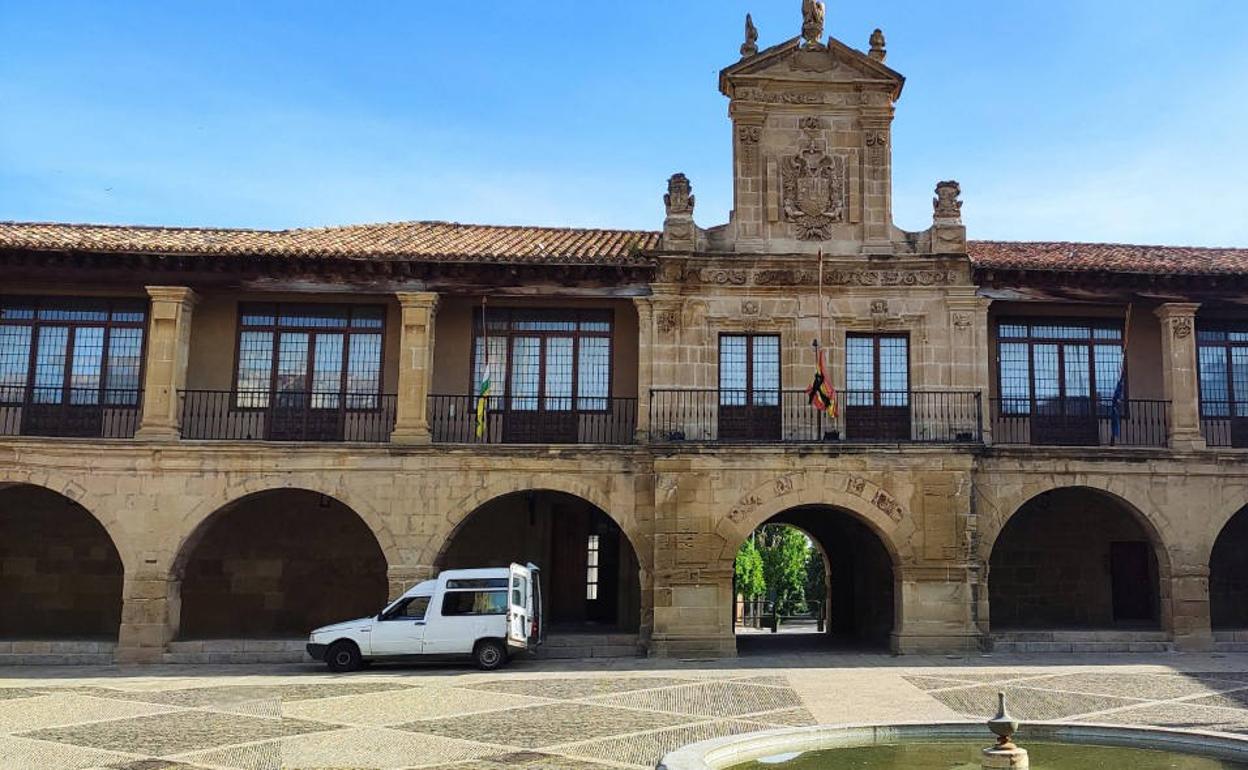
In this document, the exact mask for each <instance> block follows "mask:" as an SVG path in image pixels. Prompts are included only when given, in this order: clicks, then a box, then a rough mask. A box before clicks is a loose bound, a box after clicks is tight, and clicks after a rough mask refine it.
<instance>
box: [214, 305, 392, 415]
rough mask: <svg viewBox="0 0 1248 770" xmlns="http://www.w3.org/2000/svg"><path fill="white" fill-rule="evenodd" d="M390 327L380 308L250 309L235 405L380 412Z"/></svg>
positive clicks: (243, 318) (241, 338)
mask: <svg viewBox="0 0 1248 770" xmlns="http://www.w3.org/2000/svg"><path fill="white" fill-rule="evenodd" d="M384 330H385V308H384V307H381V306H380V305H295V304H281V303H249V304H244V305H242V306H241V307H240V308H239V334H238V370H237V373H236V376H235V390H236V395H235V400H236V404H235V405H236V406H238V407H240V408H254V409H263V408H268V407H269V406H271V405H272V406H279V407H280V406H294V405H296V404H297V405H299V406H302V405H304V404H306V405H308V406H310V407H312V408H313V409H339V408H343V407H345V408H347V409H376V408H377V407H378V401H379V398H380V395H381V350H382V335H383V333H384Z"/></svg>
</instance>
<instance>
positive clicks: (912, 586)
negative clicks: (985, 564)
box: [890, 565, 979, 655]
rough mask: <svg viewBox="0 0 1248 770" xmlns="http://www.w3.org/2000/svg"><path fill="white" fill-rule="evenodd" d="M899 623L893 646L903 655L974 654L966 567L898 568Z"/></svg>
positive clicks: (975, 633) (974, 630)
mask: <svg viewBox="0 0 1248 770" xmlns="http://www.w3.org/2000/svg"><path fill="white" fill-rule="evenodd" d="M894 569H896V575H895V580H896V588H895V589H894V590H895V591H896V594H897V596H896V603H897V605H896V622H895V623H894V626H893V635H892V639H890V646H891V647H892V650H893V652H895V653H898V654H903V655H908V654H914V653H953V652H973V651H975V650H977V649H979V632H978V630H977V628H976V627H975V624H974V622H973V620H972V613H971V605H972V603H973V601H974V596H973V592H972V590H971V575H970V571H969V570H967V569H965V568H962V567H944V566H930V567H918V566H912V565H911V566H904V565H903V566H901V567H896V568H894Z"/></svg>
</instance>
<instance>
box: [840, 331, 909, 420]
mask: <svg viewBox="0 0 1248 770" xmlns="http://www.w3.org/2000/svg"><path fill="white" fill-rule="evenodd" d="M845 391H846V392H845V405H846V406H906V405H908V404H909V403H910V338H909V337H907V336H906V335H904V334H848V335H846V337H845Z"/></svg>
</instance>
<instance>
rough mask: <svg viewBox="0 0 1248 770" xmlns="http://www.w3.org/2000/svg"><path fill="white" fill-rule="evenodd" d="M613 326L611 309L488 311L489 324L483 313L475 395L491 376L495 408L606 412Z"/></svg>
mask: <svg viewBox="0 0 1248 770" xmlns="http://www.w3.org/2000/svg"><path fill="white" fill-rule="evenodd" d="M611 323H612V321H611V311H610V310H547V309H536V308H535V309H527V308H491V309H489V310H487V311H486V312H485V322H484V325H483V323H482V320H481V318H480V315H478V317H477V319H476V322H475V332H476V333H475V334H474V343H473V348H472V392H473V394H474V395H475V394H476V393H478V392H479V391H480V388H481V382H482V381H483V380H484V379H485V377H486V375H487V373H488V375H489V378H490V382H491V387H490V395H491V396H493V397H494V398H493V399H492V405H493V406H495V408H497V407H498V406H499V405H505V408H507V409H511V410H515V411H536V410H539V409H540V410H547V411H570V410H573V409H575V410H577V411H602V410H605V409H606V408H607V407H608V403H609V402H608V399H609V398H610V397H611ZM487 339H488V341H489V342H488V345H489V349H488V351H487V349H486V344H487V343H486V340H487Z"/></svg>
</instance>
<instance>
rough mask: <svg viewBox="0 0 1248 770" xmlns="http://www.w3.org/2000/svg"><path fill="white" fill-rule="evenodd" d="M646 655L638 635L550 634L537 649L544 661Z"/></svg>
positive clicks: (539, 656)
mask: <svg viewBox="0 0 1248 770" xmlns="http://www.w3.org/2000/svg"><path fill="white" fill-rule="evenodd" d="M644 654H645V650H644V649H642V647H641V640H640V638H639V637H638V636H637V635H636V634H550V635H548V636H547V637H546V641H545V642H543V643H542V646H540V647H538V648H537V657H538V658H541V659H544V660H564V659H571V658H637V657H641V656H642V655H644Z"/></svg>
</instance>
